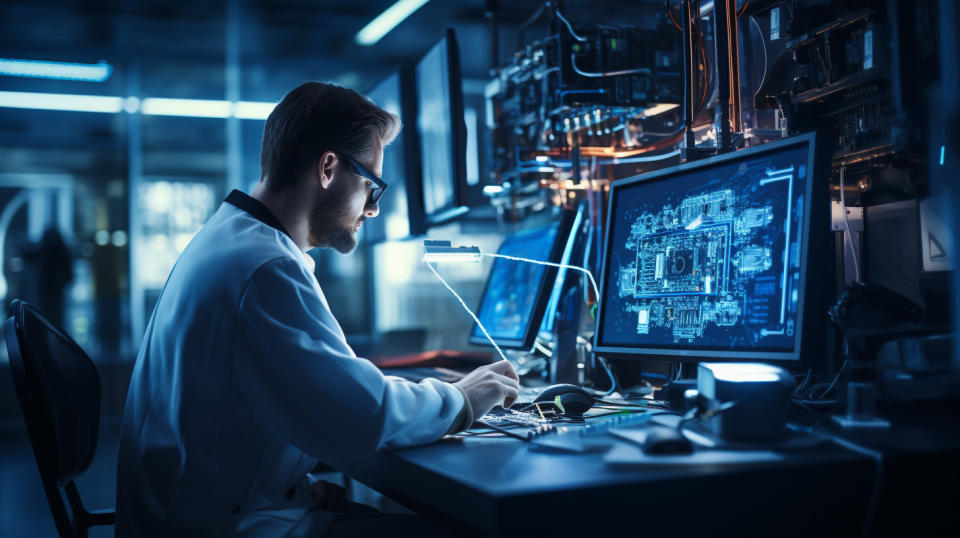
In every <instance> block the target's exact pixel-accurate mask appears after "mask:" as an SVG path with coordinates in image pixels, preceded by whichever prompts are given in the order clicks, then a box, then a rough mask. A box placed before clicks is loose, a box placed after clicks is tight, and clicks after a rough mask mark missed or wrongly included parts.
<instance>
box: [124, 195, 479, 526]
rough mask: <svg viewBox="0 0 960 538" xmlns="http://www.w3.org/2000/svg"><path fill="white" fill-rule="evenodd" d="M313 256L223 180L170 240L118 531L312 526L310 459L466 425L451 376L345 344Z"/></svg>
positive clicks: (135, 395)
mask: <svg viewBox="0 0 960 538" xmlns="http://www.w3.org/2000/svg"><path fill="white" fill-rule="evenodd" d="M234 204H239V205H240V206H241V207H244V209H241V208H240V207H237V206H236V205H234ZM264 211H265V212H266V213H264ZM268 223H270V225H268ZM313 271H314V262H313V260H312V259H311V258H310V257H309V256H307V255H305V254H303V253H302V252H301V251H300V250H299V249H298V248H297V246H296V244H295V243H294V242H293V240H292V239H291V238H290V237H289V236H288V235H287V234H286V232H285V231H283V226H282V225H281V224H280V223H279V221H276V218H275V217H274V216H273V215H272V214H270V213H269V210H267V209H266V206H263V205H262V204H260V203H259V202H257V201H256V200H254V199H253V198H250V197H248V196H246V195H244V194H242V193H239V192H238V191H234V193H232V194H231V195H230V197H228V198H227V201H226V202H224V203H223V205H222V206H221V207H220V208H219V209H218V210H217V212H216V213H215V214H214V215H213V217H211V219H210V221H209V222H207V224H206V225H205V226H204V227H203V229H201V230H200V232H198V233H197V235H196V236H195V237H194V239H193V240H192V241H191V242H190V244H189V245H188V246H187V248H186V249H185V250H184V252H183V254H182V255H181V256H180V259H179V260H178V261H177V263H176V265H175V267H174V269H173V271H172V272H171V273H170V277H169V278H168V280H167V283H166V285H165V286H164V289H163V292H162V293H161V295H160V299H159V301H158V303H157V306H156V308H155V310H154V312H153V316H152V317H151V319H150V323H149V325H148V327H147V331H146V334H145V335H144V338H143V343H142V344H141V347H140V354H139V357H138V358H137V363H136V366H135V368H134V372H133V378H132V380H131V382H130V391H129V393H128V395H127V401H126V408H125V411H124V416H123V425H122V428H121V435H120V447H119V457H118V476H117V535H118V536H188V535H190V536H226V535H242V536H308V535H309V536H320V535H322V533H323V532H324V531H325V529H326V527H327V526H328V525H329V523H330V521H331V519H332V518H333V517H334V516H333V514H331V513H328V512H324V511H320V510H310V509H309V504H310V497H309V492H308V489H307V487H306V480H305V478H306V474H307V473H308V472H309V471H310V470H311V469H312V468H313V467H314V466H315V465H316V464H317V463H318V462H323V463H326V464H327V465H330V466H333V467H335V468H338V469H341V470H349V468H350V467H352V466H354V465H357V464H359V463H362V462H363V461H364V460H366V459H368V458H369V457H370V456H372V455H373V454H374V453H375V452H377V451H378V450H381V449H384V448H395V447H403V446H410V445H416V444H422V443H427V442H431V441H434V440H436V439H438V438H440V437H441V436H443V435H444V433H446V432H448V431H450V430H451V429H456V428H458V427H462V426H466V425H465V424H458V422H460V421H465V420H466V419H465V418H464V417H465V416H466V415H467V414H470V415H472V412H470V411H469V410H468V409H469V404H465V401H464V396H463V393H462V392H461V391H460V390H459V389H458V388H456V387H454V386H452V385H450V384H447V383H442V382H439V381H437V380H433V379H428V380H426V381H424V382H422V383H419V384H416V383H410V382H407V381H403V380H399V379H396V378H385V377H384V376H383V374H381V372H380V371H379V370H378V369H377V368H376V367H375V366H374V365H373V364H371V363H370V362H369V361H367V360H365V359H359V358H357V356H356V355H355V354H354V352H353V351H352V350H351V349H350V346H348V345H347V342H346V340H345V338H344V334H343V330H342V329H341V328H340V325H339V324H338V323H337V320H336V319H335V318H334V317H333V314H332V313H331V312H330V308H329V307H328V305H327V302H326V299H325V298H324V296H323V291H322V290H321V289H320V286H319V284H318V283H317V280H316V278H315V277H314V274H313Z"/></svg>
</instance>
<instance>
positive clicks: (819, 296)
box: [593, 133, 833, 362]
mask: <svg viewBox="0 0 960 538" xmlns="http://www.w3.org/2000/svg"><path fill="white" fill-rule="evenodd" d="M819 138H821V139H822V138H823V137H819ZM817 139H818V136H817V134H816V133H807V134H803V135H798V136H794V137H790V138H786V139H782V140H778V141H775V142H770V143H767V144H763V145H760V146H754V147H752V148H748V149H744V150H740V151H735V152H730V153H725V154H721V155H716V156H712V157H709V158H706V159H703V160H699V161H695V162H688V163H684V164H680V165H677V166H672V167H670V168H664V169H661V170H656V171H653V172H649V173H646V174H640V175H637V176H633V177H630V178H625V179H622V180H618V181H614V182H612V183H611V184H610V193H609V199H608V203H607V218H606V228H605V230H604V242H603V245H604V251H603V263H602V269H601V271H600V301H601V302H602V301H603V298H604V297H606V292H607V289H606V288H607V281H608V278H607V271H608V270H610V268H609V261H610V260H609V258H610V242H611V241H612V236H613V233H612V232H613V230H612V224H613V216H614V213H615V211H616V207H615V204H616V201H617V193H618V191H620V190H621V189H624V188H626V187H630V186H633V185H636V184H638V183H647V182H651V181H668V180H669V179H670V177H671V176H675V175H677V174H681V173H683V174H685V173H688V172H691V171H696V170H701V169H705V168H708V167H712V166H717V165H722V164H724V163H727V162H730V161H736V160H741V159H749V158H752V157H755V156H757V155H762V154H764V153H769V152H775V151H779V150H782V149H785V148H789V147H792V146H802V145H809V149H808V152H807V170H809V171H810V173H809V176H808V177H809V180H808V181H806V182H805V183H806V185H805V192H804V196H805V199H806V200H807V201H808V202H807V203H806V204H804V215H803V222H804V224H805V226H804V227H803V234H802V237H801V238H800V240H801V248H800V252H801V253H805V254H806V255H802V256H801V265H800V274H801V275H804V277H802V278H801V282H800V290H799V297H798V305H797V327H796V329H795V331H794V346H793V350H792V351H776V350H758V351H749V350H742V349H738V350H709V349H697V348H692V347H683V346H681V345H678V346H676V347H672V348H671V347H668V346H622V345H608V344H605V343H604V342H603V341H602V338H603V322H604V318H605V314H606V312H605V311H604V309H603V305H602V304H601V306H600V308H599V309H598V311H597V319H596V324H595V331H594V338H593V344H594V352H595V353H597V354H600V355H605V356H610V357H614V358H622V359H625V358H632V359H644V360H650V359H654V360H657V359H660V360H671V361H677V360H679V361H689V362H699V361H702V360H742V361H760V360H763V361H790V362H813V361H814V360H815V359H814V358H815V357H816V356H817V353H818V352H819V351H822V348H823V343H824V340H825V334H824V333H823V331H824V327H825V323H817V322H816V320H815V318H814V314H815V312H821V313H822V314H823V315H825V312H826V302H827V300H826V292H827V289H828V288H829V286H827V285H826V283H827V282H832V280H831V279H829V278H828V279H827V280H826V281H825V282H822V283H823V285H821V286H818V285H816V284H817V282H821V281H822V280H823V278H824V277H826V275H828V274H829V273H828V272H827V271H826V268H827V267H832V264H833V257H832V256H825V255H823V250H829V252H830V253H831V254H832V248H833V243H832V241H829V239H830V237H829V233H830V216H829V210H830V208H829V190H828V184H829V181H828V178H829V158H828V156H827V155H826V153H825V146H826V144H823V143H820V144H818V143H817ZM818 222H819V224H818V225H815V224H816V223H818ZM819 241H822V244H823V245H825V246H827V245H829V248H828V249H814V250H813V251H811V249H810V245H813V244H818V242H819ZM813 268H819V269H823V271H814V270H813Z"/></svg>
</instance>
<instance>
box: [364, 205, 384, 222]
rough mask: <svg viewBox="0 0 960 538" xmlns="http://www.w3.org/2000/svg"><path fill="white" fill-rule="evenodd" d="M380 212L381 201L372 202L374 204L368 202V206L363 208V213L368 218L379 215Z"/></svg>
mask: <svg viewBox="0 0 960 538" xmlns="http://www.w3.org/2000/svg"><path fill="white" fill-rule="evenodd" d="M379 214H380V203H379V202H374V203H372V204H367V206H366V207H364V208H363V215H364V216H365V217H367V218H371V217H376V216H377V215H379Z"/></svg>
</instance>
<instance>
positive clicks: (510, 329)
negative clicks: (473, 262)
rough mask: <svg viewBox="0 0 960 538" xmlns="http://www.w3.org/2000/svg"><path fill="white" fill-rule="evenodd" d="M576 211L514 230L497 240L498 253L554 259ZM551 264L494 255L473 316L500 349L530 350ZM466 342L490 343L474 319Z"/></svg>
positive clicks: (549, 288) (552, 276)
mask: <svg viewBox="0 0 960 538" xmlns="http://www.w3.org/2000/svg"><path fill="white" fill-rule="evenodd" d="M575 220H576V214H575V212H572V211H567V212H564V214H563V217H562V218H561V219H560V220H559V221H556V222H554V223H551V224H549V225H547V226H543V227H537V228H532V229H528V230H523V231H520V232H515V233H513V234H510V235H509V236H507V238H506V239H505V240H504V241H503V243H502V244H501V245H500V248H499V250H498V251H497V253H498V254H502V255H507V256H514V257H522V258H528V259H532V260H538V261H547V262H553V263H559V262H560V261H561V259H562V257H563V253H564V251H565V250H566V246H567V238H568V237H569V236H570V230H571V226H572V224H573V222H574V221H575ZM556 279H557V269H556V268H554V267H548V266H543V265H538V264H533V263H529V262H519V261H513V260H508V259H504V258H496V259H495V261H494V263H493V267H492V268H491V269H490V275H489V276H488V277H487V283H486V285H485V286H484V289H483V295H482V296H481V298H480V306H479V308H477V318H478V319H480V322H481V323H483V326H484V328H486V329H487V332H488V333H490V337H491V338H493V339H494V341H496V342H497V345H498V346H500V347H501V348H506V349H522V350H530V349H532V348H533V343H534V340H535V339H536V337H537V333H538V331H539V330H540V327H541V325H542V321H543V315H544V312H545V311H546V310H547V305H548V302H549V301H550V298H551V295H552V292H553V289H554V283H555V281H556ZM470 343H471V344H476V345H486V346H489V345H490V341H489V340H487V338H486V337H485V336H484V335H483V332H482V331H481V330H480V327H479V326H478V325H476V324H474V326H473V330H472V331H471V333H470Z"/></svg>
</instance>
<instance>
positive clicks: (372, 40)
mask: <svg viewBox="0 0 960 538" xmlns="http://www.w3.org/2000/svg"><path fill="white" fill-rule="evenodd" d="M429 1H430V0H398V1H397V3H395V4H393V5H392V6H390V7H388V8H387V9H386V11H384V12H383V13H381V14H379V15H377V17H376V18H375V19H373V20H372V21H370V22H369V23H368V24H367V25H366V26H364V27H363V28H362V29H361V30H360V31H359V32H357V35H356V37H355V38H354V41H356V43H357V44H358V45H363V46H365V47H370V46H373V45H375V44H376V43H377V42H378V41H380V40H381V39H382V38H383V36H385V35H387V34H389V33H390V31H391V30H393V29H394V28H396V27H397V25H398V24H400V23H401V22H403V21H404V20H405V19H406V18H407V17H409V16H410V15H412V14H413V12H414V11H416V10H418V9H420V8H421V7H423V5H424V4H426V3H427V2H429Z"/></svg>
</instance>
